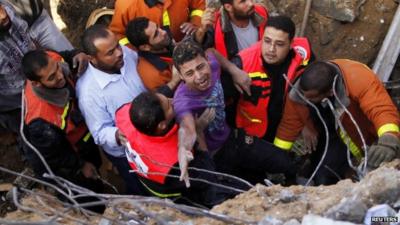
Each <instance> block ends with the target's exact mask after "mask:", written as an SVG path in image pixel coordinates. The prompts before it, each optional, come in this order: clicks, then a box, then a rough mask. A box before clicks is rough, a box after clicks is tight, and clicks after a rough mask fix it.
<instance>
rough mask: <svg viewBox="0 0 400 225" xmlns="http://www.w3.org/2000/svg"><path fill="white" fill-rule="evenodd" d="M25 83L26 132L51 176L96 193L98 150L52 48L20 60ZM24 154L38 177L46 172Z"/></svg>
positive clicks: (32, 155)
mask: <svg viewBox="0 0 400 225" xmlns="http://www.w3.org/2000/svg"><path fill="white" fill-rule="evenodd" d="M22 67H23V70H24V74H25V76H26V77H27V79H28V80H27V81H26V84H25V89H24V91H25V94H24V97H25V118H24V122H25V123H24V134H25V136H26V138H27V140H28V141H29V142H30V143H31V144H32V145H33V146H34V147H35V148H36V149H37V150H38V151H39V152H40V153H41V154H42V156H43V157H44V159H45V160H46V162H47V164H48V165H49V166H50V168H51V170H52V171H53V172H54V174H55V175H58V176H61V177H63V178H66V179H68V180H70V181H72V182H73V183H75V184H78V185H81V186H83V187H86V188H89V189H91V190H93V191H96V192H101V191H103V184H102V182H101V181H100V180H98V179H97V170H98V168H99V167H100V165H101V158H100V152H99V149H98V147H97V146H96V145H95V143H94V141H93V138H92V137H91V135H90V133H89V131H88V129H87V127H86V125H85V122H84V119H83V117H82V116H81V115H80V112H79V110H78V106H77V102H76V98H75V94H74V93H75V91H74V82H73V81H72V79H71V72H70V70H69V67H68V64H67V63H65V62H64V61H63V58H62V57H61V56H60V55H59V54H58V53H55V52H50V51H44V50H34V51H30V52H28V53H26V54H25V56H24V57H23V60H22ZM24 149H25V155H26V158H27V160H28V161H29V163H30V164H31V165H32V167H33V170H34V171H35V173H36V175H37V176H39V178H41V179H43V176H42V175H43V173H48V171H47V170H46V168H45V166H44V164H43V162H42V161H41V160H40V158H39V157H38V155H36V153H35V152H34V151H33V150H32V149H31V148H30V147H28V146H25V148H24Z"/></svg>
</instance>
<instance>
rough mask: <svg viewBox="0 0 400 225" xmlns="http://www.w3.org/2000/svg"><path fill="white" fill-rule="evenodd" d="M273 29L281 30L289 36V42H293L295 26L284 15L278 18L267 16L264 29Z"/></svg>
mask: <svg viewBox="0 0 400 225" xmlns="http://www.w3.org/2000/svg"><path fill="white" fill-rule="evenodd" d="M267 27H273V28H275V29H278V30H282V31H284V32H285V33H288V34H289V40H293V38H294V35H295V33H296V25H295V24H294V22H293V20H292V19H291V18H290V17H288V16H284V15H279V16H269V17H268V19H267V23H266V24H265V28H267Z"/></svg>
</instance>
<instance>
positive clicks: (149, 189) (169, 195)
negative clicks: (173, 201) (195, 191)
mask: <svg viewBox="0 0 400 225" xmlns="http://www.w3.org/2000/svg"><path fill="white" fill-rule="evenodd" d="M140 183H142V184H143V186H144V187H145V188H146V189H147V190H148V191H149V192H150V193H151V194H153V195H155V196H157V197H159V198H171V197H180V196H181V195H182V194H181V193H170V194H163V193H160V192H157V191H155V190H153V189H151V188H150V187H149V186H147V185H146V184H145V183H144V182H143V181H140Z"/></svg>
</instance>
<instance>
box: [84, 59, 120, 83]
mask: <svg viewBox="0 0 400 225" xmlns="http://www.w3.org/2000/svg"><path fill="white" fill-rule="evenodd" d="M88 70H90V71H91V73H92V74H93V75H94V76H93V77H94V79H95V80H96V81H97V83H98V84H99V86H100V88H101V89H104V88H105V87H106V86H107V85H108V84H109V83H111V82H116V81H118V80H119V79H121V77H122V75H121V74H118V73H114V74H110V73H106V72H103V71H101V70H99V69H97V68H96V67H94V66H93V65H92V64H91V63H89V68H88ZM121 73H122V68H121Z"/></svg>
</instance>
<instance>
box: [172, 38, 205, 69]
mask: <svg viewBox="0 0 400 225" xmlns="http://www.w3.org/2000/svg"><path fill="white" fill-rule="evenodd" d="M198 55H200V56H203V57H205V53H204V50H203V49H202V48H201V46H200V45H199V44H198V43H197V42H195V41H193V40H192V39H185V40H183V41H181V42H180V43H179V44H177V45H176V47H175V49H174V53H173V54H172V58H173V60H174V65H175V67H176V69H177V70H178V71H180V68H179V66H181V65H183V64H184V63H186V62H188V61H190V60H192V59H194V58H196V57H197V56H198Z"/></svg>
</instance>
